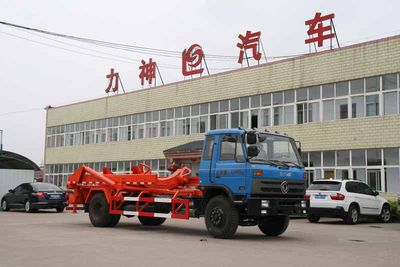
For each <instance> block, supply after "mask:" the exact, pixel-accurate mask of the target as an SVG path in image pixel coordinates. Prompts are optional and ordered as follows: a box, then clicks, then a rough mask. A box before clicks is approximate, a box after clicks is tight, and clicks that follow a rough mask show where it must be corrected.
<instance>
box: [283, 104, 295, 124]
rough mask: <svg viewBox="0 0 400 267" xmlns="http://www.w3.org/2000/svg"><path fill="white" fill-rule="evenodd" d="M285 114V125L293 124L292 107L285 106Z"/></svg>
mask: <svg viewBox="0 0 400 267" xmlns="http://www.w3.org/2000/svg"><path fill="white" fill-rule="evenodd" d="M284 113H285V124H293V123H294V106H293V105H290V106H285V107H284Z"/></svg>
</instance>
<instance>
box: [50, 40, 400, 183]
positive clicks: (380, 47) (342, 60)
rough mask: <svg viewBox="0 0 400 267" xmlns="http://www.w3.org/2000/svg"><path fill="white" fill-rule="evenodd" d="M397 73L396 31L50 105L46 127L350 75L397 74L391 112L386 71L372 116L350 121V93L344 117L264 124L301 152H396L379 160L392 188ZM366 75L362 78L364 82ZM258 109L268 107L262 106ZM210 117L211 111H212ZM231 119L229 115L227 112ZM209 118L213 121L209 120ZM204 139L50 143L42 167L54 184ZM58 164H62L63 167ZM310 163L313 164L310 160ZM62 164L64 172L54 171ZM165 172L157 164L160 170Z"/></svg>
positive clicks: (397, 144) (399, 48)
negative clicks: (82, 170) (77, 171)
mask: <svg viewBox="0 0 400 267" xmlns="http://www.w3.org/2000/svg"><path fill="white" fill-rule="evenodd" d="M399 72H400V36H395V37H391V38H385V39H381V40H377V41H373V42H368V43H363V44H358V45H354V46H349V47H345V48H342V49H336V50H333V51H325V52H321V53H314V54H310V55H306V56H302V57H297V58H293V59H288V60H283V61H278V62H272V63H268V64H262V65H259V66H255V67H250V68H244V69H241V70H235V71H231V72H226V73H220V74H216V75H211V76H207V77H202V78H197V79H192V80H188V81H184V82H178V83H173V84H168V85H165V86H159V87H157V88H151V89H145V90H137V91H133V92H129V93H127V94H123V95H117V96H110V97H105V98H101V99H95V100H91V101H86V102H81V103H76V104H71V105H67V106H62V107H55V108H50V109H49V110H48V120H47V127H48V131H49V128H55V127H54V126H59V125H68V124H72V123H80V122H88V121H93V120H100V119H105V118H116V117H118V116H125V115H131V114H138V113H144V112H149V111H157V110H163V109H167V108H174V107H175V108H177V107H183V106H188V105H193V104H201V103H211V102H213V101H219V100H227V99H231V100H232V99H235V98H238V97H248V96H254V95H259V94H266V93H276V92H282V91H284V92H285V93H284V95H285V96H286V92H287V90H290V89H296V94H295V95H297V91H299V90H301V88H310V89H309V90H311V87H315V86H318V87H319V88H320V89H319V90H320V92H323V86H321V85H325V84H330V83H336V84H335V87H336V86H337V85H338V83H340V82H343V81H345V82H346V83H348V84H351V82H349V81H351V80H354V79H361V78H368V77H373V76H379V75H386V74H393V73H394V74H395V75H396V77H397V78H396V79H397V81H396V83H397V86H396V88H394V89H393V90H391V91H389V92H393V93H394V94H395V95H396V99H397V100H396V107H395V109H396V112H394V113H395V114H390V115H388V114H386V113H385V112H384V107H383V105H384V100H385V99H384V97H385V94H386V93H387V92H388V91H382V90H383V89H382V86H383V76H380V78H379V82H380V85H379V87H380V88H381V89H379V92H373V93H372V94H379V112H378V115H377V116H371V117H368V116H366V115H364V116H361V117H360V118H358V116H357V118H352V117H351V116H352V115H351V109H352V107H351V105H352V103H353V102H352V99H353V95H350V96H346V97H347V100H346V101H347V102H348V103H349V106H348V108H349V112H348V114H349V115H348V116H349V117H348V118H347V117H346V118H345V119H342V118H340V119H335V120H331V121H329V120H328V121H325V120H324V119H322V111H321V114H319V116H320V118H319V119H318V121H317V122H310V121H308V122H307V123H304V124H297V123H296V122H295V124H292V125H279V126H270V125H273V123H270V124H268V125H267V128H268V130H270V131H279V132H286V133H288V135H290V136H292V137H294V138H295V139H296V140H300V141H301V142H302V149H303V151H308V152H311V151H313V152H318V153H320V155H323V154H321V151H340V150H347V151H350V150H355V149H367V150H368V149H373V148H377V149H379V151H380V153H382V155H383V154H384V151H385V150H384V149H385V148H393V149H397V151H398V152H399V153H398V155H397V163H395V164H386V163H385V162H384V161H382V162H381V167H379V168H380V172H381V176H382V177H384V175H385V172H386V171H387V170H386V168H392V169H389V171H391V174H390V175H391V178H390V179H391V180H390V183H392V184H393V181H395V182H394V183H395V184H396V186H395V190H398V188H400V187H399V186H397V183H398V182H397V181H398V176H399V175H398V173H399V172H400V165H399V159H398V158H399V157H400V75H399ZM366 80H367V79H365V80H364V81H365V83H366ZM332 90H333V89H332ZM274 95H275V94H274ZM367 95H371V93H368V91H366V93H365V95H364V96H363V97H364V98H363V99H364V101H366V99H367ZM260 97H261V96H260ZM339 98H340V97H339ZM270 99H271V98H270ZM272 99H273V97H272ZM250 100H251V99H250ZM339 100H340V99H339ZM247 101H249V100H247ZM318 101H319V108H320V109H321V110H322V104H323V102H325V100H324V99H323V98H322V99H320V100H318ZM336 101H337V99H335V102H334V103H336ZM385 101H386V100H385ZM250 102H251V101H250ZM309 102H310V101H309ZM311 102H313V100H311ZM311 102H310V103H311ZM231 103H232V102H231ZM298 103H301V101H300V102H298V101H294V103H291V104H290V105H292V106H293V107H294V121H296V116H298V115H297V113H296V109H297V107H296V104H298ZM310 103H308V105H310ZM364 104H365V105H366V102H365V103H364V102H363V104H362V105H363V106H364V109H366V107H365V105H364ZM207 105H208V104H207ZM284 105H285V104H283V106H284ZM324 105H325V104H324ZM335 105H336V104H335ZM210 108H211V104H210ZM260 108H264V109H265V107H260ZM260 108H259V109H260ZM268 108H270V111H271V112H275V111H274V106H273V107H272V108H271V107H268ZM251 109H252V108H247V111H246V112H249V111H251ZM175 112H176V111H175ZM231 112H232V111H231ZM260 112H261V110H260ZM346 112H347V111H346ZM160 114H161V113H160ZM230 114H231V113H230ZM248 114H249V113H248ZM209 116H211V112H210V114H209ZM260 116H261V115H260ZM271 116H272V118H270V121H271V122H273V121H274V117H273V115H272V113H271ZM209 118H210V117H209ZM228 120H230V117H229V115H228ZM175 123H176V122H174V125H175ZM207 123H210V122H209V121H208V122H207ZM228 125H230V124H228ZM107 135H108V134H107ZM202 138H203V134H189V135H183V136H176V135H172V136H168V137H151V138H145V139H138V140H133V141H115V142H104V143H99V144H85V145H72V146H60V147H47V148H46V151H45V153H46V156H45V164H46V166H48V165H52V167H53V168H52V169H53V171H52V172H50V173H52V175H51V179H53V181H55V180H57V181H58V182H57V183H61V182H60V179H61V178H60V177H62V179H61V180H62V181H64V182H65V180H66V178H67V176H68V175H69V174H70V173H71V171H72V170H71V169H72V168H73V167H74V166H75V165H76V163H80V164H82V163H89V164H92V165H93V166H96V164H95V163H100V162H101V163H107V164H111V166H112V168H116V169H117V170H118V168H119V167H120V166H123V167H122V169H123V170H125V168H126V167H127V164H126V163H124V161H132V160H139V161H140V160H158V162H161V161H162V160H161V159H163V158H164V155H163V153H162V151H163V150H166V149H169V148H171V147H174V146H177V145H180V144H184V143H187V142H190V141H194V140H200V139H202ZM62 142H64V140H63V141H62ZM365 151H366V150H365ZM366 153H367V152H366ZM335 155H336V154H335ZM337 155H338V154H337ZM160 160H161V161H160ZM62 164H64V165H65V166H64V167H63V166H61V165H62ZM121 164H122V165H121ZM131 164H132V163H130V165H131ZM160 164H161V163H159V164H158V165H160ZM310 164H311V163H310ZM56 165H57V166H56ZM164 165H165V164H164V163H163V166H164ZM367 165H368V164H365V165H364V166H355V165H354V164H350V165H348V166H349V167H348V174H346V175H348V177H350V178H356V177H355V174H353V171H355V170H356V169H359V168H360V167H361V168H364V169H366V170H367V169H368V168H370V166H369V165H368V166H367ZM116 166H118V167H116ZM308 167H310V168H315V166H312V165H310V166H308ZM325 167H327V168H326V170H328V169H332V168H331V167H328V166H317V170H316V175H315V178H321V177H323V175H324V174H323V173H324V171H325ZM60 168H62V169H63V170H64V171H54V170H58V169H60ZM97 168H98V169H100V166H97ZM374 168H375V167H374ZM353 169H354V170H353ZM123 170H121V171H123ZM128 170H129V168H128ZM164 170H165V169H160V171H164ZM396 173H397V174H396ZM341 175H343V174H341ZM364 176H365V175H364ZM56 178H57V179H56ZM364 178H365V177H364ZM364 180H365V179H364ZM64 182H63V183H64ZM381 182H382V186H381V188H386V185H385V181H384V180H382V181H381ZM399 184H400V183H399Z"/></svg>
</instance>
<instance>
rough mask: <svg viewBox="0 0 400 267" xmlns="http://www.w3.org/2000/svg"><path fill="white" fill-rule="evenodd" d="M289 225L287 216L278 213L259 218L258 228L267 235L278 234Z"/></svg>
mask: <svg viewBox="0 0 400 267" xmlns="http://www.w3.org/2000/svg"><path fill="white" fill-rule="evenodd" d="M288 225H289V216H287V215H279V216H270V217H265V218H262V219H260V221H259V222H258V228H260V230H261V232H263V233H264V234H265V235H267V236H278V235H281V234H283V233H284V232H285V231H286V229H287V228H288Z"/></svg>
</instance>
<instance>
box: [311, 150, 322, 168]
mask: <svg viewBox="0 0 400 267" xmlns="http://www.w3.org/2000/svg"><path fill="white" fill-rule="evenodd" d="M309 163H310V167H321V152H310V162H309Z"/></svg>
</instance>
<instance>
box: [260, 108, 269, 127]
mask: <svg viewBox="0 0 400 267" xmlns="http://www.w3.org/2000/svg"><path fill="white" fill-rule="evenodd" d="M270 110H271V109H269V108H266V109H262V110H261V124H260V125H261V127H264V126H270V121H271V119H270V118H271V111H270Z"/></svg>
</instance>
